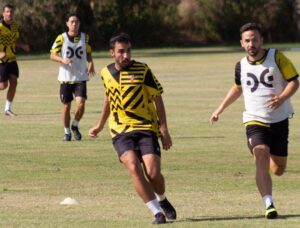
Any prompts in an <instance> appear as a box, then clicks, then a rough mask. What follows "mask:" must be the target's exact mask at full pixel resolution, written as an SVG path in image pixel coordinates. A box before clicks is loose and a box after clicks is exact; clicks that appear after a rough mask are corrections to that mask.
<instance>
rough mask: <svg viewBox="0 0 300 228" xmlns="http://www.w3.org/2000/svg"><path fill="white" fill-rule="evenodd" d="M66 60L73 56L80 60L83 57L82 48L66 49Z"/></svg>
mask: <svg viewBox="0 0 300 228" xmlns="http://www.w3.org/2000/svg"><path fill="white" fill-rule="evenodd" d="M67 49H68V50H67V58H69V59H71V58H73V56H74V55H75V56H76V58H78V59H81V58H82V55H83V50H82V47H78V48H76V49H75V50H74V49H73V48H72V47H67Z"/></svg>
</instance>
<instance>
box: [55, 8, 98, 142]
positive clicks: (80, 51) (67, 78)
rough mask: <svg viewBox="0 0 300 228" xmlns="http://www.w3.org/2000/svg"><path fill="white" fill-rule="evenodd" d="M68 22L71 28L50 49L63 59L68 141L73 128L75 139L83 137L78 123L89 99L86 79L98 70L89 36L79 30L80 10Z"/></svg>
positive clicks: (57, 58)
mask: <svg viewBox="0 0 300 228" xmlns="http://www.w3.org/2000/svg"><path fill="white" fill-rule="evenodd" d="M66 25H67V27H68V32H64V33H63V34H60V35H59V36H58V37H57V38H56V40H55V42H54V44H53V46H52V49H51V51H50V52H51V55H50V58H51V60H53V61H56V62H59V63H60V67H59V74H58V80H59V81H60V99H61V102H62V103H63V109H62V120H63V124H64V128H65V136H64V141H71V138H72V135H71V130H72V131H73V134H74V137H75V139H76V140H81V133H80V132H79V129H78V123H79V121H80V120H81V118H82V116H83V114H84V108H85V100H86V99H87V86H86V81H87V80H88V79H89V77H88V76H89V75H94V74H95V70H94V63H93V59H92V51H91V46H90V45H89V36H88V35H87V34H85V33H83V32H79V27H80V21H79V16H78V15H77V14H76V13H71V14H69V15H68V16H67V20H66ZM87 62H88V65H87ZM73 96H75V100H76V106H77V107H76V111H75V116H74V120H73V122H72V127H71V129H70V121H71V115H70V110H71V102H72V100H73Z"/></svg>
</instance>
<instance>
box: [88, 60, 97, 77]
mask: <svg viewBox="0 0 300 228" xmlns="http://www.w3.org/2000/svg"><path fill="white" fill-rule="evenodd" d="M88 75H89V77H94V76H95V75H96V72H95V69H94V63H93V62H90V63H89V64H88Z"/></svg>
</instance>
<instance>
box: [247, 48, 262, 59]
mask: <svg viewBox="0 0 300 228" xmlns="http://www.w3.org/2000/svg"><path fill="white" fill-rule="evenodd" d="M265 53H266V50H265V49H263V48H262V49H260V51H259V52H258V53H257V55H256V56H249V55H248V59H249V60H250V61H252V62H255V61H257V60H260V59H261V58H262V57H263V56H264V55H265Z"/></svg>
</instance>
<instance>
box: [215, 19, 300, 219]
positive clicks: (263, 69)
mask: <svg viewBox="0 0 300 228" xmlns="http://www.w3.org/2000/svg"><path fill="white" fill-rule="evenodd" d="M240 35H241V46H242V47H243V48H244V50H245V51H246V53H247V56H246V57H244V58H243V59H242V60H241V61H239V62H238V63H237V64H236V67H235V85H233V86H232V87H231V88H230V90H229V92H228V93H227V95H226V97H225V98H224V100H223V101H222V103H221V104H220V105H219V107H218V108H217V109H216V110H215V111H214V112H213V113H212V115H211V117H210V122H211V123H213V122H216V121H218V119H219V115H220V114H221V113H222V112H223V111H224V110H225V109H226V108H227V107H228V106H229V105H231V104H232V103H233V102H234V101H235V100H237V99H238V98H239V97H240V95H241V94H243V96H244V103H245V111H244V113H243V122H244V124H245V126H246V134H247V139H248V147H249V149H250V151H251V153H252V154H253V157H254V160H255V165H256V185H257V188H258V190H259V192H260V194H261V197H262V199H263V202H264V204H265V208H266V211H265V217H266V218H268V219H274V218H277V216H278V213H277V210H276V208H275V206H274V203H273V199H272V179H271V176H270V171H271V172H272V173H273V174H275V175H277V176H281V175H282V174H283V173H284V171H285V168H286V164H287V156H288V132H289V130H288V126H289V117H291V116H292V115H293V109H292V106H291V103H290V97H291V96H292V95H293V94H294V93H295V92H296V91H297V89H298V87H299V81H298V73H297V71H296V69H295V67H294V66H293V64H292V63H291V62H290V61H289V60H288V59H287V57H285V56H284V55H283V54H282V53H281V52H279V51H278V50H276V49H264V48H262V44H263V37H262V30H261V26H260V25H259V24H256V23H247V24H245V25H243V26H242V27H241V29H240Z"/></svg>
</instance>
